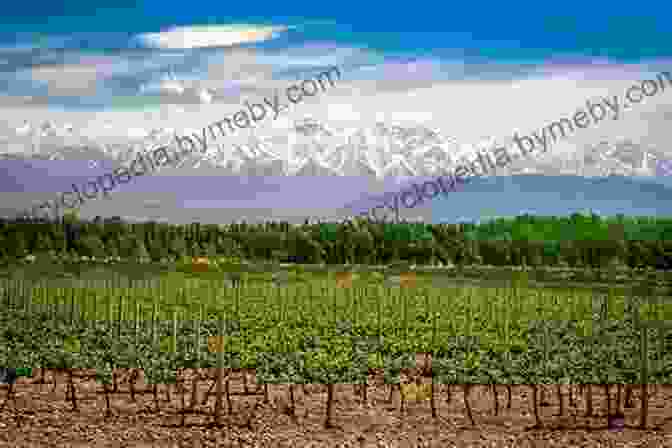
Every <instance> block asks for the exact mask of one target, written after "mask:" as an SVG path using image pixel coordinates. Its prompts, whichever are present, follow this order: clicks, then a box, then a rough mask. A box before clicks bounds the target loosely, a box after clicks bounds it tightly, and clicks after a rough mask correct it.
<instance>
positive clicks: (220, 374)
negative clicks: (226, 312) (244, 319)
mask: <svg viewBox="0 0 672 448" xmlns="http://www.w3.org/2000/svg"><path fill="white" fill-rule="evenodd" d="M218 328H219V335H218V336H217V338H218V341H217V342H218V344H216V346H217V379H216V381H217V383H216V384H217V388H216V389H215V416H214V418H215V425H217V424H219V417H220V415H221V413H222V395H223V390H222V386H223V383H224V320H223V319H222V318H221V317H220V319H219V325H218ZM220 338H221V339H220ZM219 341H221V345H220V344H219Z"/></svg>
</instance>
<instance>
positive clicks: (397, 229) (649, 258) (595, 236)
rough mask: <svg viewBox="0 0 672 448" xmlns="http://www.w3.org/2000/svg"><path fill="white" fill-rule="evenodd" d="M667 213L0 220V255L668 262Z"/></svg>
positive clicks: (671, 248)
mask: <svg viewBox="0 0 672 448" xmlns="http://www.w3.org/2000/svg"><path fill="white" fill-rule="evenodd" d="M671 236H672V218H653V217H625V216H622V215H619V216H616V217H606V218H605V217H600V216H598V215H596V214H593V213H588V214H581V213H575V214H572V215H570V216H567V217H555V216H551V217H544V216H533V215H522V216H518V217H515V218H499V219H494V220H490V221H487V222H481V223H476V222H469V223H454V224H423V223H410V222H400V223H396V224H393V223H380V222H372V221H369V220H365V219H359V218H356V219H354V220H347V221H343V222H336V223H334V222H330V223H327V222H311V221H309V220H306V221H305V222H304V223H303V224H299V225H296V224H290V223H288V222H281V221H279V222H276V221H269V222H264V223H259V224H256V223H255V224H253V223H246V222H244V221H243V222H237V223H232V224H227V225H216V224H201V223H192V224H187V225H181V224H180V225H178V224H168V223H160V222H153V221H149V222H143V223H131V222H125V221H123V220H122V219H120V218H118V217H116V218H112V219H101V218H99V217H97V218H96V219H94V220H89V221H86V220H81V219H79V218H78V217H77V216H74V215H66V216H65V217H62V218H60V219H58V220H49V221H47V220H35V219H33V220H26V219H18V220H0V257H1V258H2V259H4V260H9V259H14V258H21V257H25V256H27V255H29V254H32V255H40V254H51V255H52V256H53V257H55V258H61V259H63V260H67V259H71V258H72V257H95V258H96V259H105V258H117V257H120V258H123V259H129V260H145V261H147V262H151V261H162V260H163V261H171V260H178V259H181V258H183V257H185V256H188V257H198V256H206V257H227V258H232V259H233V258H236V259H246V260H256V261H260V260H265V261H274V262H295V263H309V264H318V263H326V264H371V265H382V264H390V263H395V262H410V263H414V264H418V265H439V264H443V265H451V264H452V265H457V266H462V265H491V266H559V267H576V268H602V267H608V266H620V267H626V266H627V267H630V268H654V269H668V268H670V266H672V238H670V237H671Z"/></svg>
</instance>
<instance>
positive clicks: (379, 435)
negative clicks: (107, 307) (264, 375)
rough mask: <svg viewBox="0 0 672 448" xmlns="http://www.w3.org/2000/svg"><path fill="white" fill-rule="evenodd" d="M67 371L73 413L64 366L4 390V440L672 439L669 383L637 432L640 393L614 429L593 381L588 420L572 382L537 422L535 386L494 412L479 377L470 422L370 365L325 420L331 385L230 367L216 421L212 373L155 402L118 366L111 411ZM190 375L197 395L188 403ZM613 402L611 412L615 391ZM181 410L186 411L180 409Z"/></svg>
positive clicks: (319, 443) (460, 405) (444, 399)
mask: <svg viewBox="0 0 672 448" xmlns="http://www.w3.org/2000/svg"><path fill="white" fill-rule="evenodd" d="M72 373H73V377H74V378H73V384H74V387H75V391H76V393H75V397H76V407H77V410H73V405H72V402H71V396H70V392H69V387H68V381H69V375H67V374H66V372H53V371H47V372H46V373H45V375H44V379H45V383H44V384H40V382H39V380H40V378H41V377H42V372H41V371H37V372H36V374H35V376H34V378H31V379H25V378H21V379H19V381H18V382H17V384H15V386H14V387H13V398H12V399H11V400H6V397H7V392H8V388H9V386H7V385H3V386H2V389H3V390H2V391H0V397H1V398H0V400H2V402H3V404H2V405H1V406H2V410H1V411H0V447H63V448H65V447H72V448H74V447H81V448H84V447H87V448H88V447H128V448H140V447H157V448H158V447H162V448H163V447H168V448H177V447H219V448H224V447H290V446H291V447H296V448H300V447H313V448H317V447H356V448H363V447H364V448H369V447H371V448H373V447H380V448H383V447H400V448H401V447H409V448H410V447H414V448H415V447H418V448H421V447H422V448H424V447H483V448H485V447H488V448H491V447H502V448H504V447H574V446H576V447H584V446H585V447H602V446H603V447H647V448H649V447H650V448H654V447H655V448H659V447H672V422H670V423H668V422H667V421H668V419H669V418H670V417H672V400H670V398H671V395H672V387H670V386H657V387H653V386H652V387H650V393H651V397H650V402H649V419H648V421H649V426H648V429H647V430H640V429H636V428H635V426H636V425H637V423H638V422H639V406H640V400H639V396H638V392H637V390H635V393H634V397H633V401H634V406H635V407H634V408H628V407H627V406H625V407H624V409H623V411H624V414H625V416H626V428H624V429H623V430H622V431H613V430H609V429H607V417H606V411H607V408H606V396H605V393H604V388H603V387H598V386H593V387H592V392H593V394H592V395H593V398H592V401H593V403H592V407H593V410H594V412H593V415H592V416H588V417H586V416H585V414H586V410H587V403H586V397H587V394H585V393H580V392H579V391H578V388H576V387H574V388H573V389H572V397H571V402H574V404H575V406H570V396H569V392H570V391H569V388H568V387H567V386H563V387H562V388H561V392H562V399H563V416H562V417H560V416H557V414H558V413H559V410H560V406H559V404H560V403H559V401H558V397H557V387H556V386H547V387H546V389H545V391H544V394H543V397H542V398H543V400H542V402H541V403H540V406H539V412H540V419H541V422H542V427H535V421H536V419H535V416H534V413H533V407H532V394H531V391H532V388H531V387H529V386H514V387H513V388H512V392H513V393H512V394H511V402H510V406H509V402H508V393H507V389H506V387H505V386H497V387H496V391H497V404H498V409H497V412H496V413H495V411H494V403H495V400H494V395H493V391H492V387H490V386H486V385H475V386H473V387H471V388H470V391H469V395H468V397H469V400H468V401H469V405H470V408H471V411H472V417H473V419H474V421H475V425H472V423H471V420H470V418H469V416H468V414H467V411H466V407H465V401H464V390H465V388H464V387H462V386H460V385H453V386H451V387H450V388H448V386H446V385H437V386H436V389H437V399H436V404H437V406H436V412H437V418H433V417H432V411H431V401H430V400H429V399H424V400H422V399H415V400H413V399H409V400H403V403H402V399H401V395H400V390H399V389H392V388H391V386H390V385H386V384H385V383H384V380H383V376H382V372H371V373H372V374H371V376H370V378H369V386H368V387H367V393H366V401H364V399H363V398H364V397H363V394H362V390H361V388H360V387H359V386H355V385H348V384H343V385H336V386H335V387H334V406H333V414H332V421H331V423H332V425H331V426H330V427H329V426H327V425H325V422H326V416H327V406H326V403H327V394H328V391H327V387H326V386H325V385H313V384H311V385H293V386H292V387H291V394H290V386H289V385H270V386H268V387H267V388H265V387H264V386H263V385H257V384H256V381H255V377H254V371H235V372H226V378H228V380H229V381H228V382H229V396H230V400H228V401H227V400H226V399H223V400H222V403H223V404H222V406H223V407H222V411H221V416H220V418H219V420H218V421H217V422H215V421H214V420H215V419H214V407H215V401H216V397H215V390H216V389H215V388H213V389H212V391H211V392H210V394H207V392H208V390H209V389H210V387H211V386H212V385H213V384H214V381H213V379H214V378H215V375H216V373H217V372H216V371H215V369H209V370H205V369H204V370H198V371H193V370H192V371H185V372H179V376H178V383H177V384H175V385H170V386H167V385H158V387H157V389H156V390H157V396H156V398H157V399H158V400H157V399H155V396H154V393H153V392H154V387H153V385H148V384H146V383H145V381H144V376H143V375H142V372H141V371H136V373H134V372H133V371H121V370H119V371H115V376H118V378H117V388H116V392H113V387H112V386H110V387H109V389H108V392H110V393H109V395H108V396H109V398H110V400H109V405H110V408H111V410H112V412H111V414H109V415H106V408H107V402H106V398H105V395H106V394H105V391H104V388H103V385H102V384H100V383H96V382H95V380H94V379H92V378H90V375H91V374H92V373H93V372H92V371H73V372H72ZM87 375H89V377H87ZM54 379H55V380H56V386H55V387H54V384H53V380H54ZM428 381H429V380H428V378H426V377H422V376H421V375H419V374H414V373H413V372H411V373H409V374H406V375H404V376H403V377H402V382H403V383H405V384H409V383H417V382H423V383H428ZM131 382H133V385H134V386H133V389H134V394H135V399H132V398H131V387H130V383H131ZM194 382H196V384H197V386H198V387H197V402H196V403H195V404H194V406H192V407H190V405H191V398H192V386H193V384H194ZM265 389H266V393H265ZM391 389H392V390H393V392H392V393H390V391H391ZM180 391H184V393H180ZM291 395H294V405H293V406H292V400H291ZM183 399H184V401H183ZM610 400H611V401H610V403H611V409H612V411H613V409H614V407H615V406H616V387H613V388H612V390H611V398H610ZM229 401H230V406H231V412H229ZM157 403H158V406H159V410H158V411H157V409H156V406H157ZM402 404H403V406H402ZM185 408H186V409H187V410H188V411H189V412H188V413H181V412H180V411H181V410H182V409H185ZM627 426H631V427H627Z"/></svg>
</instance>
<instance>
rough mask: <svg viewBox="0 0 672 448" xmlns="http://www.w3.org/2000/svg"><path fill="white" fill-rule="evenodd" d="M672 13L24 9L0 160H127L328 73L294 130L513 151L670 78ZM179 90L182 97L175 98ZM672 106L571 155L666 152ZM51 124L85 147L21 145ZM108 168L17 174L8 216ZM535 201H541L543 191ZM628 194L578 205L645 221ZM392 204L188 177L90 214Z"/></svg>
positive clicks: (11, 56)
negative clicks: (527, 138)
mask: <svg viewBox="0 0 672 448" xmlns="http://www.w3.org/2000/svg"><path fill="white" fill-rule="evenodd" d="M669 8H670V7H669V6H665V5H656V6H655V7H651V8H643V7H641V5H634V4H632V3H629V2H626V3H619V2H609V3H607V2H576V1H566V2H562V3H561V4H543V3H539V2H534V3H532V2H517V3H516V4H515V6H511V4H508V3H500V4H495V3H493V4H490V5H482V4H470V3H462V4H457V5H456V4H448V3H446V4H443V5H438V6H437V4H436V3H435V2H431V3H430V2H413V4H412V5H410V4H409V5H406V6H405V7H390V5H389V4H386V3H381V2H373V3H370V2H357V3H355V2H351V1H344V2H339V3H338V4H337V5H336V4H330V3H328V2H323V3H320V2H317V3H316V2H310V3H308V2H303V1H299V2H290V3H287V2H276V3H273V2H271V3H270V4H264V5H263V12H264V14H263V15H262V14H260V12H261V9H262V8H261V7H255V8H251V7H250V5H248V4H245V3H242V4H232V3H226V2H222V3H214V2H210V1H207V2H206V1H203V0H193V1H190V2H189V3H188V4H185V3H184V2H176V1H161V2H158V1H144V2H142V1H141V2H127V1H115V2H111V1H109V2H108V1H102V2H96V3H95V7H94V3H92V2H79V1H76V2H51V3H45V4H43V5H42V4H41V5H40V8H39V12H37V11H34V10H35V9H38V8H35V7H34V5H30V4H25V3H22V2H11V3H10V4H8V5H6V7H4V9H3V14H2V16H1V17H0V25H2V26H0V109H2V110H1V111H0V145H2V146H0V152H8V153H12V152H25V153H30V151H33V150H34V148H35V147H36V146H35V145H36V144H37V146H38V147H40V145H42V146H41V148H45V147H47V146H48V145H59V144H60V145H65V146H68V145H70V146H72V145H82V144H84V145H91V146H96V145H102V144H103V143H104V144H106V145H113V144H119V145H123V144H128V142H137V141H138V139H139V138H142V137H143V136H146V135H147V134H148V133H149V132H150V131H151V130H152V129H157V128H168V129H172V130H173V131H174V132H178V133H179V132H184V131H185V130H187V129H188V130H194V129H201V128H203V127H204V126H207V125H209V124H211V123H213V122H215V121H217V120H221V119H222V118H223V117H225V116H227V115H228V114H230V113H232V112H233V111H236V110H238V109H240V107H241V104H242V103H243V102H244V101H246V100H248V101H260V100H261V98H263V97H265V96H267V95H270V94H271V93H272V92H273V91H274V89H282V88H286V86H288V85H290V84H291V83H294V82H297V81H299V80H301V79H305V78H306V77H308V76H310V75H311V74H312V73H315V72H316V71H319V70H322V69H324V68H326V67H329V66H337V67H339V68H340V69H341V70H342V72H343V78H342V79H341V80H340V81H339V83H338V85H337V86H336V88H334V89H331V90H329V91H327V92H324V93H323V94H321V95H319V96H316V97H313V98H311V99H310V100H309V101H305V102H302V103H301V104H298V105H296V106H295V107H293V108H292V109H291V110H289V111H288V116H287V119H289V120H301V119H305V118H308V117H311V118H315V119H318V120H319V121H320V122H321V123H323V124H325V125H326V126H329V127H331V128H332V129H338V130H342V132H343V133H344V134H345V133H347V132H352V130H353V129H370V128H372V127H373V126H374V125H375V123H384V124H385V125H387V126H393V125H403V126H426V127H429V128H432V129H440V130H441V131H442V132H443V133H444V134H445V135H449V136H451V137H453V138H454V139H455V140H456V141H459V142H460V143H464V144H472V143H473V142H476V141H479V140H482V139H484V138H488V137H491V136H496V137H497V138H499V137H504V138H505V137H507V136H510V135H511V134H512V132H513V131H514V130H517V129H531V128H538V127H539V126H542V125H544V123H547V122H549V120H554V119H557V118H559V117H561V116H564V115H566V114H567V112H568V111H570V112H571V111H572V110H574V109H575V108H576V105H580V104H583V103H585V100H586V98H591V97H595V95H606V94H616V93H618V92H621V91H622V88H623V86H627V85H629V84H631V83H632V82H634V81H636V80H638V79H642V78H646V77H650V76H651V75H652V74H655V73H657V72H658V71H660V70H665V69H667V68H670V57H671V55H672V46H671V45H670V43H669V42H671V40H670V34H671V33H672V32H671V29H670V27H669V24H668V23H665V22H666V18H669V16H670V14H669V12H670V11H669ZM253 10H254V11H253ZM176 84H179V85H180V86H182V87H181V88H182V90H184V91H182V92H181V93H179V92H177V91H176V89H175V85H176ZM203 92H205V94H207V95H210V97H211V100H210V101H209V102H204V101H203V100H202V95H203ZM199 95H200V96H199ZM670 105H672V95H669V96H664V95H659V96H658V97H656V98H655V101H654V99H651V101H650V102H649V103H647V105H646V107H642V109H641V111H639V112H632V113H631V114H630V115H629V116H628V117H627V119H626V118H624V119H622V120H619V121H618V123H612V124H605V125H604V126H602V127H601V128H600V129H595V130H591V131H590V132H585V133H584V134H582V135H581V136H577V137H576V139H574V140H573V141H571V142H566V143H565V144H564V145H563V146H562V148H558V151H565V152H572V151H576V150H577V148H579V147H581V146H582V145H588V144H591V143H595V142H596V141H601V140H604V139H607V140H610V141H611V140H618V141H620V140H623V139H631V140H633V141H635V142H645V143H646V144H647V145H649V146H654V147H656V148H660V150H663V151H664V150H666V149H667V142H669V133H670V131H669V130H668V129H672V128H670V127H669V126H666V125H665V123H666V122H669V117H670V116H672V114H670V107H668V106H670ZM46 121H51V122H52V123H54V124H55V126H56V127H57V128H59V129H61V128H62V129H65V128H67V126H71V128H72V131H68V132H70V134H68V135H66V136H65V137H62V136H59V137H58V138H53V139H51V140H49V138H44V139H42V140H39V141H38V142H37V143H36V141H35V137H34V135H32V134H30V135H24V134H21V132H22V131H20V129H22V128H24V127H26V124H28V126H29V127H30V129H34V128H35V127H39V126H40V124H41V123H44V122H46ZM259 132H261V133H264V132H268V133H275V134H276V135H277V136H278V138H282V132H284V131H283V125H282V120H267V122H265V123H263V124H262V125H260V130H259ZM339 132H340V131H339ZM241 138H242V136H241ZM289 138H296V137H295V136H292V135H290V137H289ZM224 143H226V144H228V141H227V142H224ZM96 157H97V153H95V152H92V153H91V154H90V155H89V156H87V154H82V155H81V157H80V158H81V160H78V161H72V160H67V161H58V160H54V161H49V162H44V163H42V162H40V163H37V162H36V163H31V164H25V163H14V162H6V161H5V162H2V163H3V164H2V165H1V166H0V210H2V211H5V210H12V209H15V208H17V207H18V208H20V207H21V206H22V205H23V204H25V203H28V204H31V203H32V201H35V200H40V199H41V200H44V199H42V198H50V197H53V195H54V194H55V193H56V192H59V191H64V190H65V189H68V188H69V187H70V184H71V183H73V182H81V181H82V179H86V178H88V177H91V176H95V175H100V173H101V172H103V171H101V170H104V169H105V166H106V165H105V163H106V162H100V163H96ZM92 162H93V163H92ZM541 181H542V182H543V179H542V180H541ZM572 184H576V181H574V180H566V182H565V183H560V184H558V182H555V183H553V185H555V187H554V188H555V190H553V191H547V192H545V193H543V195H542V196H539V195H538V194H537V195H536V196H535V197H537V198H540V200H541V201H542V202H543V203H544V205H545V206H546V205H548V204H550V205H549V206H548V207H544V210H547V211H550V212H555V213H562V212H565V211H566V212H568V213H570V212H571V211H570V209H571V208H572V204H571V202H572V201H569V202H567V201H566V200H560V197H561V196H562V197H564V198H565V199H566V197H567V195H568V194H569V195H571V194H574V193H569V192H571V191H573V189H574V187H573V186H572ZM502 185H504V184H502ZM526 185H527V184H526ZM533 185H534V186H533V187H532V186H531V187H529V188H533V189H534V188H538V187H537V185H538V183H537V180H535V181H534V182H533ZM581 185H584V187H583V188H585V189H590V188H592V187H591V186H590V185H592V184H590V183H588V184H583V183H582V184H581ZM624 185H625V184H624ZM628 185H629V186H625V187H623V188H622V189H618V191H619V194H621V195H622V196H621V197H614V198H611V200H609V201H607V200H605V199H595V200H594V201H592V202H591V201H588V202H587V203H586V202H585V201H583V200H582V201H579V200H578V199H577V200H576V201H574V202H575V205H576V207H581V208H582V207H586V206H588V207H594V208H598V209H599V208H603V209H605V210H609V211H610V212H611V210H612V209H613V210H622V209H623V210H626V211H630V212H631V213H639V211H640V209H641V207H640V208H638V207H634V205H635V203H636V202H639V199H637V198H639V196H638V195H639V194H640V192H641V191H640V190H642V187H640V186H639V185H638V184H637V185H635V186H632V185H631V184H628ZM394 188H397V189H398V188H399V187H398V181H397V180H395V179H387V178H384V179H379V180H377V181H373V180H372V179H369V178H365V177H363V176H355V175H351V176H343V177H337V178H333V177H319V176H313V177H293V176H286V177H281V176H263V175H261V176H236V175H232V174H229V173H222V172H219V171H217V170H196V169H191V168H189V169H186V168H185V169H175V170H166V171H165V172H162V173H161V174H157V175H153V176H148V177H144V178H142V179H137V180H136V181H133V182H132V183H130V184H128V185H125V186H123V187H122V188H120V189H119V191H117V192H115V193H113V195H112V197H111V198H110V199H105V200H102V199H101V200H98V201H91V203H89V204H87V205H86V206H85V207H84V208H83V209H82V214H83V216H95V215H98V214H100V215H102V216H105V215H121V216H128V217H137V218H139V219H142V218H152V219H154V218H156V219H159V218H163V219H170V220H179V221H184V220H186V221H189V220H193V219H198V220H207V221H213V220H214V221H222V222H226V221H228V220H231V219H239V218H241V217H254V216H268V215H269V214H270V215H271V216H274V217H285V218H288V217H290V216H291V217H293V218H296V219H299V218H301V217H304V216H313V215H330V214H336V213H341V212H342V210H341V209H342V207H343V205H344V204H347V203H350V202H352V201H353V200H357V199H358V198H362V197H368V196H370V195H375V194H377V193H379V192H381V191H388V190H390V189H394ZM473 188H477V187H473ZM502 188H504V187H502ZM526 188H527V187H526ZM539 188H540V187H539ZM477 189H478V188H477ZM522 190H525V189H524V188H523V189H522ZM522 190H521V189H520V188H519V189H514V190H511V191H510V192H509V193H502V195H500V196H497V197H495V196H494V195H493V194H489V195H488V194H485V195H483V194H481V193H478V195H477V196H469V195H468V194H467V195H465V197H464V198H463V199H449V200H442V201H436V203H433V204H428V205H427V206H425V207H423V208H422V209H421V208H418V209H417V210H413V211H410V210H409V211H408V213H409V214H418V215H420V216H424V217H425V218H427V219H435V220H437V219H455V218H456V217H459V216H470V217H476V216H479V214H482V213H483V210H491V211H492V210H494V211H495V213H515V212H516V211H518V210H522V206H521V204H524V203H525V202H526V201H528V200H529V201H532V196H530V197H529V198H528V199H523V198H525V197H527V196H525V194H527V193H525V192H524V191H522ZM546 190H549V189H546ZM644 190H646V188H644ZM506 191H509V190H506ZM614 191H616V190H614ZM467 193H468V192H467ZM532 193H534V194H536V193H535V192H534V191H533V192H531V193H530V194H532ZM474 194H475V193H474ZM587 196H588V197H591V196H595V195H591V194H590V193H588V194H587ZM598 196H599V195H598ZM663 196H664V195H663V194H658V195H654V197H653V199H651V200H652V201H653V202H651V203H650V204H649V203H647V207H645V209H644V210H645V211H654V212H660V213H667V206H666V205H665V203H666V201H663ZM476 197H478V199H477V200H476ZM647 197H648V196H647ZM658 197H660V199H657V198H658ZM468 198H469V199H468ZM575 198H576V196H575ZM535 200H536V199H535ZM614 201H616V202H617V204H616V205H614V206H613V207H611V206H610V204H611V203H613V202H614ZM612 205H613V204H612ZM610 207H611V208H610ZM628 207H629V208H628ZM498 208H499V210H498Z"/></svg>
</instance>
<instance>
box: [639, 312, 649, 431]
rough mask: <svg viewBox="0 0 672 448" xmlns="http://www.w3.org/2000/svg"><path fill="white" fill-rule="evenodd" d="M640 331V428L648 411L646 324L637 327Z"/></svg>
mask: <svg viewBox="0 0 672 448" xmlns="http://www.w3.org/2000/svg"><path fill="white" fill-rule="evenodd" d="M639 332H640V337H641V342H640V344H641V347H640V349H641V356H642V358H641V362H642V380H641V381H642V413H641V414H640V415H639V427H640V428H641V429H645V428H646V420H647V417H648V413H649V394H648V393H647V392H648V391H647V389H648V388H647V383H648V382H649V378H648V352H649V350H648V348H649V347H648V344H647V342H648V341H647V339H648V338H647V336H648V332H647V328H646V326H644V325H642V327H641V328H640V329H639Z"/></svg>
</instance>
